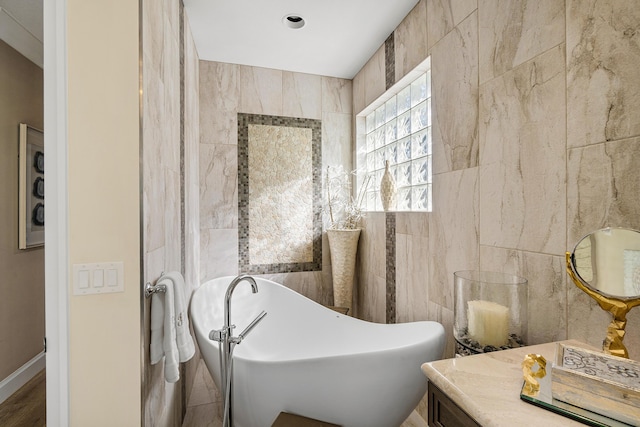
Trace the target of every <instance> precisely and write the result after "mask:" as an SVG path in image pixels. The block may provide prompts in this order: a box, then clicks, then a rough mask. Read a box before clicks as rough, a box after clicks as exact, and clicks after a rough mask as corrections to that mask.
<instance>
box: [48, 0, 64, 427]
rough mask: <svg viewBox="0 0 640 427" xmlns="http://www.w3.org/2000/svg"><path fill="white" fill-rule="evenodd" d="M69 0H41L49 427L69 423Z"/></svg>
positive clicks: (61, 426) (62, 425) (57, 426)
mask: <svg viewBox="0 0 640 427" xmlns="http://www.w3.org/2000/svg"><path fill="white" fill-rule="evenodd" d="M66 20H67V0H46V1H43V23H44V128H45V129H46V133H45V156H46V158H47V180H46V181H45V193H46V194H47V195H48V197H47V200H48V202H47V209H46V212H45V222H46V224H47V227H46V229H45V250H44V258H45V331H46V338H45V340H46V341H45V350H46V366H47V371H46V372H47V374H46V375H47V380H46V384H47V385H46V388H47V397H46V399H47V400H46V401H47V426H49V427H64V426H68V425H69V244H68V236H69V233H68V216H69V215H68V207H67V205H68V183H67V171H68V164H67V162H68V161H67V151H68V148H67V143H68V138H67V135H68V129H67V115H68V109H67V47H66V45H67V32H66Z"/></svg>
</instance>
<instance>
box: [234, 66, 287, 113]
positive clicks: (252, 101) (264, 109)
mask: <svg viewBox="0 0 640 427" xmlns="http://www.w3.org/2000/svg"><path fill="white" fill-rule="evenodd" d="M282 74H283V71H280V70H272V69H269V68H259V67H249V66H246V65H241V66H240V104H239V112H240V113H249V114H269V115H272V116H282V115H283V111H282V92H283V91H282Z"/></svg>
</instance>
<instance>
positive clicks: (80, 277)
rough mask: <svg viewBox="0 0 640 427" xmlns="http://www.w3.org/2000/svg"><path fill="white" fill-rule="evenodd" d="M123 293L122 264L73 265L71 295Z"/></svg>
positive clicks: (119, 262)
mask: <svg viewBox="0 0 640 427" xmlns="http://www.w3.org/2000/svg"><path fill="white" fill-rule="evenodd" d="M113 292H124V263H123V262H121V261H117V262H101V263H87V264H73V294H74V295H91V294H106V293H113Z"/></svg>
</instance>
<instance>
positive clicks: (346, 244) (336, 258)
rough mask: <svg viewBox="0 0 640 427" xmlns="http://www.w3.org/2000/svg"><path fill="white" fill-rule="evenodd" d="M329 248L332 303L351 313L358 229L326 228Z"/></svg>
mask: <svg viewBox="0 0 640 427" xmlns="http://www.w3.org/2000/svg"><path fill="white" fill-rule="evenodd" d="M327 237H328V238H329V249H330V250H331V270H332V277H333V305H335V306H336V307H345V308H348V309H349V314H352V310H351V308H352V307H351V306H352V303H351V302H352V300H353V273H354V272H355V268H356V252H357V251H358V238H359V237H360V229H356V230H327Z"/></svg>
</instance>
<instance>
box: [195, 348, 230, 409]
mask: <svg viewBox="0 0 640 427" xmlns="http://www.w3.org/2000/svg"><path fill="white" fill-rule="evenodd" d="M223 399H224V397H223V396H222V394H221V393H220V391H219V390H218V387H216V384H215V383H214V382H213V378H212V377H211V374H210V373H209V371H208V370H207V365H205V363H204V360H203V359H200V360H199V361H198V367H197V370H196V376H195V379H194V382H193V389H192V390H191V398H190V399H189V401H188V402H187V407H193V406H199V405H206V404H208V403H214V402H220V401H222V400H223Z"/></svg>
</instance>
